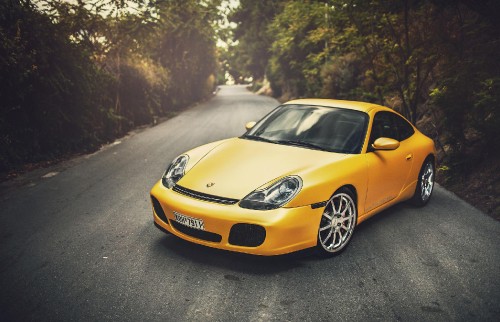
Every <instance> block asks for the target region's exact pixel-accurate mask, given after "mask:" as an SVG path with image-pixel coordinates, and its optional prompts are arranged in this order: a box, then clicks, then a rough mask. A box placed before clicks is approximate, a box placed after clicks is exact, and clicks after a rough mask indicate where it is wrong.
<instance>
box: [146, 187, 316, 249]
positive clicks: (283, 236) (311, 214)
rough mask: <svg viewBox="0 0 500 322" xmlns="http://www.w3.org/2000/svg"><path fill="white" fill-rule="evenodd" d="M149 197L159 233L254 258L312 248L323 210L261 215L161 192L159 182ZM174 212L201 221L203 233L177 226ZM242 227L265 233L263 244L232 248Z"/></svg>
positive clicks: (285, 210) (276, 211)
mask: <svg viewBox="0 0 500 322" xmlns="http://www.w3.org/2000/svg"><path fill="white" fill-rule="evenodd" d="M151 197H152V201H153V217H154V221H155V223H156V225H157V226H159V227H161V229H162V230H165V231H168V232H170V233H172V234H174V235H176V236H178V237H180V238H182V239H185V240H187V241H190V242H193V243H197V244H201V245H205V246H209V247H214V248H219V249H225V250H230V251H236V252H242V253H248V254H255V255H279V254H285V253H290V252H294V251H298V250H301V249H305V248H309V247H313V246H315V245H316V243H317V234H318V227H319V222H320V220H321V215H322V213H323V208H317V209H312V208H311V207H310V206H303V207H297V208H278V209H274V210H266V211H261V210H251V209H244V208H240V207H239V206H238V204H234V205H223V204H218V203H213V202H208V201H203V200H198V199H194V198H191V197H188V196H185V195H183V194H180V193H177V192H175V191H172V190H171V189H167V188H165V187H164V186H163V185H162V184H161V181H159V182H158V183H156V184H155V185H154V187H153V189H151ZM155 203H156V205H155ZM158 207H161V208H158ZM155 208H157V209H158V211H155ZM174 211H175V212H177V213H180V214H182V215H185V216H188V217H192V218H197V219H201V220H203V223H204V228H205V230H204V231H197V230H196V229H194V228H187V226H183V225H181V224H180V223H177V222H176V221H175V216H174ZM161 212H163V213H161ZM165 219H166V220H165ZM248 224H249V225H248ZM235 225H236V226H235ZM176 227H177V228H176ZM242 227H248V228H250V230H248V229H247V231H248V232H249V233H252V234H256V235H259V234H261V233H262V230H265V233H264V236H265V237H264V238H263V242H261V243H260V242H257V243H255V245H257V244H258V245H257V246H240V245H235V240H237V239H241V238H236V239H235V234H234V233H235V230H237V228H238V229H239V228H242ZM259 227H263V229H262V228H259ZM232 228H233V232H232V233H231V229H232ZM255 228H257V229H255ZM230 235H231V236H230ZM218 236H220V237H218ZM257 238H258V237H257ZM236 243H238V242H236Z"/></svg>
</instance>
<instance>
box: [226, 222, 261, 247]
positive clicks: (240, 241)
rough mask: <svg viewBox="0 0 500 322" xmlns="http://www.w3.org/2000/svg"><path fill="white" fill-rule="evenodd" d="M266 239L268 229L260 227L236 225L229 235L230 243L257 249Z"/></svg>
mask: <svg viewBox="0 0 500 322" xmlns="http://www.w3.org/2000/svg"><path fill="white" fill-rule="evenodd" d="M265 239H266V229H265V228H264V227H262V226H259V225H252V224H235V225H233V227H231V232H230V233H229V243H230V244H232V245H236V246H247V247H257V246H260V245H262V243H263V242H264V240H265Z"/></svg>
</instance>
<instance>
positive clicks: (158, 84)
mask: <svg viewBox="0 0 500 322" xmlns="http://www.w3.org/2000/svg"><path fill="white" fill-rule="evenodd" d="M219 4H220V1H217V0H213V1H210V0H206V1H195V0H189V1H180V0H170V1H158V2H153V1H142V0H134V1H121V0H92V1H75V2H67V1H63V0H40V1H37V3H36V5H35V4H32V2H30V1H25V2H18V1H2V2H0V74H1V75H2V77H0V101H1V102H2V105H1V110H0V171H1V172H4V171H8V170H9V169H12V168H14V167H16V166H19V165H22V164H24V163H26V162H36V161H42V160H46V159H50V158H54V157H57V156H60V155H63V154H66V153H72V152H77V151H82V150H86V149H95V148H96V147H97V146H99V145H100V144H102V143H103V142H107V141H110V140H113V139H114V138H116V137H117V136H120V135H123V134H124V133H125V132H126V131H128V130H129V129H131V128H132V127H134V126H137V125H140V124H146V123H150V122H151V121H152V119H153V117H154V116H159V115H165V114H166V113H168V112H169V111H170V110H172V109H174V108H180V107H184V106H186V105H189V104H191V103H193V102H195V101H197V100H200V99H203V98H204V97H207V96H208V95H210V94H211V92H212V91H213V89H214V87H215V76H214V74H215V71H216V68H217V65H216V52H215V43H216V35H215V20H217V19H218V10H217V6H218V5H219Z"/></svg>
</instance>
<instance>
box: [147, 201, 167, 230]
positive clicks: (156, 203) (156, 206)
mask: <svg viewBox="0 0 500 322" xmlns="http://www.w3.org/2000/svg"><path fill="white" fill-rule="evenodd" d="M151 202H152V203H153V209H154V211H155V213H156V215H157V216H158V217H160V219H161V221H163V222H164V223H165V224H167V225H168V219H167V216H166V215H165V212H164V211H163V208H162V207H161V204H160V202H159V201H158V199H156V198H155V197H153V196H151Z"/></svg>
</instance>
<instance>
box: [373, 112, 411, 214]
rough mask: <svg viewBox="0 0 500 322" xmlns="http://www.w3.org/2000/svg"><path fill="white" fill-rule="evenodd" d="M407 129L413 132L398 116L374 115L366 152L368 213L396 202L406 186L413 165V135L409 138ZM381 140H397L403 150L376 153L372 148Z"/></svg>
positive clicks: (389, 113) (387, 113) (390, 114)
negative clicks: (411, 145) (411, 143)
mask: <svg viewBox="0 0 500 322" xmlns="http://www.w3.org/2000/svg"><path fill="white" fill-rule="evenodd" d="M401 122H405V123H406V125H405V124H403V123H401ZM408 127H410V128H411V131H413V128H412V127H411V125H409V124H407V122H406V121H405V120H404V119H402V118H401V117H400V116H398V115H397V114H395V113H392V112H386V111H382V112H378V113H376V114H375V117H374V119H373V124H372V131H371V134H370V139H369V148H368V151H367V152H366V159H367V164H368V169H369V171H368V185H367V193H366V202H365V211H370V210H372V209H375V208H377V207H379V206H381V205H383V204H385V203H387V202H389V201H391V200H393V199H394V198H396V197H397V196H398V195H399V194H400V192H401V191H402V189H403V187H404V185H405V183H406V182H407V178H408V175H409V173H410V170H411V168H412V164H413V154H412V153H413V152H412V149H411V147H410V144H409V142H408V140H406V139H407V138H408V137H409V136H411V134H413V132H412V133H411V134H410V132H411V131H410V130H409V129H408ZM380 137H387V138H391V139H395V140H398V141H400V146H399V147H398V148H397V149H395V150H377V151H376V150H374V149H373V148H371V145H372V143H373V142H374V141H375V140H376V139H378V138H380Z"/></svg>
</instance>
